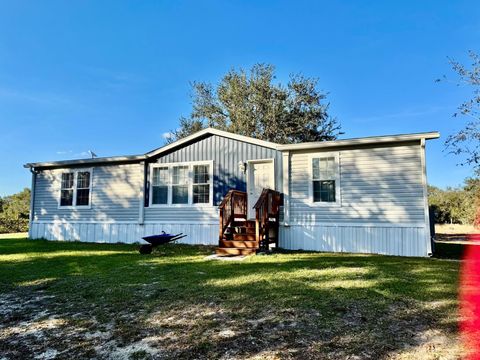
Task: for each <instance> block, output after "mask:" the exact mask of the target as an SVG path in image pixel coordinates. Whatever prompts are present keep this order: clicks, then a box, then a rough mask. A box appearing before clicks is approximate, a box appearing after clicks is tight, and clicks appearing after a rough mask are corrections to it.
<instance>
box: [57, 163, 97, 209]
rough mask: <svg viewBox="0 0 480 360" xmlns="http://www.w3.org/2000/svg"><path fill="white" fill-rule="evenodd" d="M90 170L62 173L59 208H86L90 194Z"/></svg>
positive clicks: (88, 204)
mask: <svg viewBox="0 0 480 360" xmlns="http://www.w3.org/2000/svg"><path fill="white" fill-rule="evenodd" d="M91 174H92V171H91V170H73V171H70V172H65V173H62V177H61V185H60V207H88V206H90V194H91Z"/></svg>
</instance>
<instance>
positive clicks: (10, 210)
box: [0, 188, 30, 233]
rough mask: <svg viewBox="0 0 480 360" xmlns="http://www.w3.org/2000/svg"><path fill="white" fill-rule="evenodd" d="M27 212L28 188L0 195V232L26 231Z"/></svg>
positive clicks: (28, 201)
mask: <svg viewBox="0 0 480 360" xmlns="http://www.w3.org/2000/svg"><path fill="white" fill-rule="evenodd" d="M29 212H30V189H27V188H25V189H23V191H21V192H19V193H17V194H13V195H10V196H5V197H3V198H1V197H0V233H13V232H24V231H27V230H28V219H29Z"/></svg>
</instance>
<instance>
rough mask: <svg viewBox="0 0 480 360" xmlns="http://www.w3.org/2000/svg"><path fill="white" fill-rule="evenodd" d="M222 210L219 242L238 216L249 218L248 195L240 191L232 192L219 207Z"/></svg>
mask: <svg viewBox="0 0 480 360" xmlns="http://www.w3.org/2000/svg"><path fill="white" fill-rule="evenodd" d="M218 208H219V210H220V224H219V229H218V230H219V235H218V236H219V241H221V240H222V237H223V234H224V233H225V230H227V227H228V226H229V225H230V224H231V223H232V222H233V221H234V220H235V217H236V216H242V217H244V218H245V219H246V218H247V193H246V192H243V191H239V190H230V191H229V192H228V193H227V194H226V195H225V197H224V198H223V200H222V202H221V203H220V205H219V206H218Z"/></svg>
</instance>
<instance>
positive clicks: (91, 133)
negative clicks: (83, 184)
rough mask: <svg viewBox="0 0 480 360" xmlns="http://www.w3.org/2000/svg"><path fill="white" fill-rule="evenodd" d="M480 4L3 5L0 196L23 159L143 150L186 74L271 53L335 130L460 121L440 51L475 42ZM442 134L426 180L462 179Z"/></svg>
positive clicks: (413, 128)
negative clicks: (309, 91) (311, 85)
mask: <svg viewBox="0 0 480 360" xmlns="http://www.w3.org/2000/svg"><path fill="white" fill-rule="evenodd" d="M478 19H480V4H478V1H475V0H474V1H438V0H437V1H395V2H394V1H310V2H305V1H222V2H220V1H218V2H215V1H169V2H167V1H141V2H140V1H41V2H40V1H38V2H34V1H21V0H16V1H1V0H0V164H1V166H0V196H1V195H6V194H10V193H14V192H16V191H19V190H21V189H22V188H23V187H26V186H30V174H29V173H28V171H27V170H26V169H24V168H23V167H22V165H23V164H24V163H26V162H32V161H43V160H59V159H69V158H78V157H85V152H86V151H88V150H89V149H92V150H94V151H95V152H96V153H97V154H98V155H99V156H110V155H123V154H137V153H144V152H146V151H148V150H150V149H153V148H156V147H158V146H160V145H162V144H163V142H164V140H163V137H162V136H163V134H164V133H166V132H168V130H170V129H172V128H175V127H176V126H177V123H178V118H179V117H180V116H181V115H187V114H188V113H189V111H190V108H191V104H190V100H191V99H190V86H189V82H190V81H193V80H198V81H210V82H216V81H217V80H218V79H219V78H220V77H221V76H222V74H224V73H225V72H226V71H228V70H229V69H230V68H231V67H245V68H248V67H250V66H251V65H253V64H254V63H257V62H265V63H271V64H274V65H275V66H276V68H277V75H278V80H279V81H282V82H286V81H287V80H288V74H289V73H292V72H301V73H303V74H304V75H306V76H312V77H317V78H319V80H320V87H321V89H323V90H325V91H327V92H329V97H328V99H329V101H330V103H331V108H330V109H331V113H332V115H334V116H336V117H338V119H339V120H340V122H341V124H342V128H343V131H345V135H343V136H342V137H343V138H350V137H359V136H371V135H382V134H395V133H409V132H420V131H431V130H438V131H440V132H441V133H442V137H443V139H445V137H446V136H447V135H448V134H451V133H452V132H454V131H455V130H456V129H459V128H460V127H461V126H462V120H461V119H453V118H452V116H451V115H452V113H454V111H455V109H456V107H457V106H458V105H459V104H460V103H461V102H462V101H463V100H465V99H466V98H467V97H468V96H469V90H468V89H465V88H461V87H460V88H459V87H456V86H455V84H453V83H449V82H444V83H435V79H437V78H439V77H441V76H442V75H443V74H446V75H447V76H450V77H452V78H454V74H453V73H452V72H451V70H450V66H449V64H448V60H447V57H448V56H449V57H452V58H455V59H458V60H460V61H467V60H468V58H467V51H468V50H475V51H480V48H479V44H480V22H479V20H478ZM458 161H459V159H458V158H456V157H453V156H450V155H447V154H446V153H445V151H444V144H443V140H436V141H430V142H429V143H428V148H427V165H428V178H429V182H430V183H431V184H434V185H438V186H447V185H458V184H460V183H461V182H462V180H463V179H464V178H465V177H466V176H468V175H470V174H471V169H469V168H468V167H459V166H456V163H457V162H458Z"/></svg>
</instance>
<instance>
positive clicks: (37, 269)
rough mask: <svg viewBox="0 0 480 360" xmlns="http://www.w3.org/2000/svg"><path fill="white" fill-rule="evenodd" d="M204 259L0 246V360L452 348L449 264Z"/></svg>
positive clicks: (308, 256)
mask: <svg viewBox="0 0 480 360" xmlns="http://www.w3.org/2000/svg"><path fill="white" fill-rule="evenodd" d="M212 250H213V248H209V247H199V246H195V247H194V246H182V245H169V246H166V247H163V248H162V249H161V251H160V252H159V253H156V254H153V255H140V254H138V251H137V247H136V246H131V245H102V244H87V243H77V242H48V241H44V240H27V239H24V238H23V239H22V238H14V239H0V354H2V355H3V356H5V357H6V358H7V359H8V358H31V357H33V355H42V356H43V357H44V358H55V357H57V358H70V359H72V358H78V357H80V358H93V357H95V358H107V357H108V356H111V357H113V358H122V357H123V358H132V359H143V358H162V359H163V358H192V359H198V358H205V359H206V358H221V357H223V358H241V359H245V358H258V359H263V358H269V359H270V358H271V359H276V358H299V359H305V358H332V359H338V358H362V359H363V358H372V359H377V358H412V359H413V358H423V359H428V358H431V359H436V358H445V357H450V356H452V357H455V356H457V355H458V353H459V352H460V347H459V344H458V341H457V329H456V326H457V325H456V324H457V315H456V305H457V300H456V296H457V277H458V270H459V264H460V263H459V262H458V261H449V260H439V259H417V258H400V257H387V256H367V255H351V254H330V253H306V252H305V253H285V254H276V255H269V256H252V257H249V258H246V259H245V260H243V261H212V260H206V259H205V257H206V256H207V255H209V254H211V253H212ZM2 355H0V358H1V356H2ZM349 356H357V357H349ZM419 356H420V357H419Z"/></svg>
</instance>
